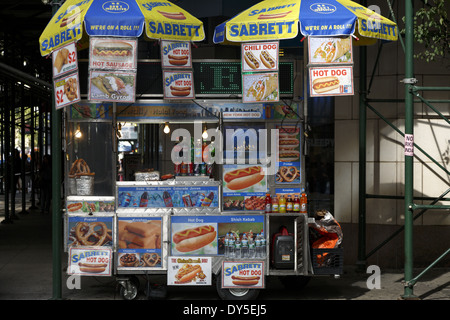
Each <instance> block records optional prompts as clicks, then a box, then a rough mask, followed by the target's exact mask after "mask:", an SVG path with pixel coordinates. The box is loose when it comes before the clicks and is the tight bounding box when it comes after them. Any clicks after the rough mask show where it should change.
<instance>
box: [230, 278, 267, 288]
mask: <svg viewBox="0 0 450 320" xmlns="http://www.w3.org/2000/svg"><path fill="white" fill-rule="evenodd" d="M231 279H232V282H233V284H234V285H237V286H254V285H257V284H258V282H259V279H260V277H258V276H255V277H241V276H232V277H231Z"/></svg>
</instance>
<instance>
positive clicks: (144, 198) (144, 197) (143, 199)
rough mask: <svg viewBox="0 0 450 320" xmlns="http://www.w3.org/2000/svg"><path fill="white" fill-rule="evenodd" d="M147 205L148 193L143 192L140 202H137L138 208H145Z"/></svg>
mask: <svg viewBox="0 0 450 320" xmlns="http://www.w3.org/2000/svg"><path fill="white" fill-rule="evenodd" d="M147 204H148V192H147V191H146V192H144V193H143V194H142V196H141V201H139V207H146V206H147Z"/></svg>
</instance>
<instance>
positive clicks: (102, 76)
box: [89, 70, 136, 102]
mask: <svg viewBox="0 0 450 320" xmlns="http://www.w3.org/2000/svg"><path fill="white" fill-rule="evenodd" d="M89 80H90V81H89V100H97V101H111V102H134V101H135V87H136V73H135V72H119V71H101V70H91V71H90V77H89Z"/></svg>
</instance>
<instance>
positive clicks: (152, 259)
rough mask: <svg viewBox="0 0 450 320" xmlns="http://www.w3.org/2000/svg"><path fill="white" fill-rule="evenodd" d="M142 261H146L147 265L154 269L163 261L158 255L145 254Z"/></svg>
mask: <svg viewBox="0 0 450 320" xmlns="http://www.w3.org/2000/svg"><path fill="white" fill-rule="evenodd" d="M142 259H143V260H144V262H145V264H146V265H147V266H149V267H154V266H155V265H157V264H158V262H160V261H161V258H160V257H159V254H157V253H144V255H143V256H142Z"/></svg>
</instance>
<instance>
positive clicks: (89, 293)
mask: <svg viewBox="0 0 450 320" xmlns="http://www.w3.org/2000/svg"><path fill="white" fill-rule="evenodd" d="M1 197H2V198H1V200H2V201H1V202H0V220H1V219H2V216H3V215H4V202H3V196H1ZM16 204H17V205H18V207H19V209H18V210H17V211H16V212H17V215H18V216H19V220H13V223H10V224H4V223H1V224H0V300H49V299H52V298H53V282H52V238H51V237H52V229H51V227H52V217H51V215H50V214H46V215H43V214H41V213H40V211H39V210H35V211H31V212H30V213H29V214H26V215H22V214H19V213H18V212H20V211H21V209H20V198H18V202H16ZM29 206H30V204H29V203H27V208H29ZM62 266H63V268H64V267H65V266H67V254H65V253H63V255H62ZM420 271H421V270H415V273H414V274H415V275H416V274H418V273H419V272H420ZM369 276H371V274H366V273H357V272H355V267H354V266H346V268H345V272H344V274H343V275H342V276H341V277H340V278H339V279H334V278H333V277H330V276H317V277H313V278H312V279H311V281H310V282H309V283H308V285H307V286H306V287H305V288H303V289H301V290H298V289H286V288H284V286H282V284H281V283H280V282H279V281H278V279H277V278H275V277H270V279H268V281H267V286H266V289H265V290H263V291H262V292H261V293H260V295H259V297H258V299H259V300H398V299H399V298H400V297H401V295H402V294H403V292H404V291H403V283H402V280H403V271H402V270H381V278H380V284H381V288H380V289H372V290H370V289H368V286H367V280H368V278H369ZM62 278H63V279H62V298H63V299H69V300H121V299H122V298H121V296H120V295H119V293H118V290H117V281H116V279H115V277H82V278H81V289H72V290H69V289H68V288H67V286H66V279H67V278H68V276H67V275H66V274H65V273H64V272H63V276H62ZM140 279H141V280H142V281H141V289H142V292H141V294H140V295H139V299H145V298H146V296H145V294H144V293H143V289H144V288H145V284H146V282H145V279H144V278H143V277H140ZM164 280H165V279H164V277H163V276H155V279H152V281H154V282H164ZM414 294H415V295H416V296H417V297H418V298H419V299H422V300H450V270H447V269H432V270H430V271H429V272H428V273H427V274H426V275H424V276H423V278H421V279H420V280H419V282H418V283H417V284H416V285H415V287H414ZM167 299H169V300H192V299H194V300H217V299H219V297H218V295H217V293H216V289H215V286H210V287H206V288H193V287H189V288H186V287H169V288H168V295H167Z"/></svg>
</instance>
